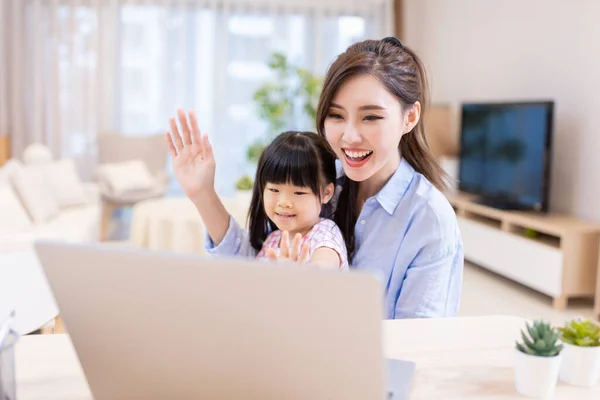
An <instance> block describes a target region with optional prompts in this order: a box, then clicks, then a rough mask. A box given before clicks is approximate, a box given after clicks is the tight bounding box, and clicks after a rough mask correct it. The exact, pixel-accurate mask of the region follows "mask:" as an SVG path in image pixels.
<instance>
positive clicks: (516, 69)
mask: <svg viewBox="0 0 600 400" xmlns="http://www.w3.org/2000/svg"><path fill="white" fill-rule="evenodd" d="M404 4H405V11H404V23H405V25H404V42H405V43H406V44H407V45H408V46H411V47H413V48H414V49H415V50H416V51H417V53H418V54H419V56H420V57H421V58H422V59H423V61H424V63H425V65H426V67H427V69H428V73H429V78H430V84H431V94H432V100H433V101H434V102H440V103H444V102H448V103H451V104H453V105H454V106H458V104H459V103H460V102H461V101H479V100H519V99H547V98H550V99H554V100H555V102H556V103H555V133H554V137H553V139H554V151H553V158H552V179H551V196H550V203H551V206H550V207H551V209H552V210H554V211H566V212H571V213H574V214H576V215H578V216H580V217H585V218H590V219H593V220H596V221H600V1H597V0H572V1H567V0H405V1H404Z"/></svg>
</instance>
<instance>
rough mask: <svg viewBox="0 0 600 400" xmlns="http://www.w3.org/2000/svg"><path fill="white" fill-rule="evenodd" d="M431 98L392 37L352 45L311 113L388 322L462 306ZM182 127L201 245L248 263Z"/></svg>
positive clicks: (181, 173) (359, 260) (344, 218)
mask: <svg viewBox="0 0 600 400" xmlns="http://www.w3.org/2000/svg"><path fill="white" fill-rule="evenodd" d="M427 93H428V87H427V79H426V75H425V70H424V67H423V64H422V63H421V61H420V60H419V58H418V57H417V56H416V54H415V53H414V52H413V51H412V50H410V49H409V48H407V47H406V46H403V45H402V43H400V42H399V41H398V40H397V39H395V38H385V39H383V40H367V41H363V42H360V43H356V44H354V45H352V46H350V47H349V48H348V49H347V50H346V51H345V52H344V53H342V54H341V55H339V56H338V58H337V59H336V60H335V62H334V63H333V64H332V65H331V67H330V68H329V70H328V72H327V75H326V77H325V82H324V86H323V91H322V93H321V98H320V100H319V106H318V110H317V130H318V132H319V134H321V135H323V136H324V137H326V139H327V141H328V142H329V144H330V145H331V147H332V149H333V150H334V152H335V154H336V155H337V157H338V159H339V160H340V163H341V167H342V168H343V173H344V175H345V176H343V177H341V181H342V190H341V192H340V193H339V196H338V199H337V201H336V204H337V206H336V212H335V221H336V223H338V225H339V226H340V228H341V229H342V231H343V233H344V234H345V235H346V236H347V237H348V236H349V235H348V234H349V233H351V232H352V231H351V230H354V238H355V240H354V243H351V244H350V247H349V249H348V250H349V253H350V255H351V268H354V269H357V270H364V271H369V272H372V273H375V274H376V275H377V276H379V277H380V278H381V279H382V280H383V282H384V284H385V315H386V318H388V319H394V318H420V317H447V316H454V315H456V313H457V311H458V306H459V302H460V294H461V289H462V274H463V249H462V239H461V236H460V232H459V229H458V226H457V221H456V216H455V214H454V210H453V209H452V207H451V206H450V204H449V203H448V201H447V200H446V198H445V197H444V195H443V194H442V190H443V189H444V180H445V179H444V178H445V175H444V173H443V171H442V169H441V168H440V167H439V166H438V164H437V163H436V161H435V160H434V158H433V157H432V155H431V154H430V153H429V151H428V147H427V143H426V140H425V133H424V127H423V122H422V117H423V112H424V110H425V106H426V104H427ZM190 117H191V124H192V130H194V132H196V135H197V136H199V132H198V130H197V123H196V121H195V117H194V116H193V114H191V115H190ZM179 119H180V122H181V125H182V128H183V137H184V140H183V142H182V141H181V139H180V138H179V134H178V132H177V126H176V124H175V121H174V119H172V120H171V129H172V130H173V134H174V136H175V137H176V138H177V140H179V141H180V143H179V145H180V146H181V148H182V151H180V153H179V154H178V156H177V157H175V160H174V168H175V172H176V175H177V177H178V179H179V181H180V183H181V185H182V187H183V189H184V191H185V192H186V194H187V195H188V196H189V197H190V198H191V199H192V201H193V202H194V204H196V206H197V208H198V210H199V212H200V214H201V216H202V218H203V219H204V221H205V223H206V224H207V229H208V231H211V232H215V231H216V232H218V234H216V235H214V236H211V237H210V239H211V240H208V242H207V248H208V250H209V252H211V253H213V254H221V255H231V254H238V255H250V254H251V252H252V248H251V246H250V245H249V241H248V239H247V236H246V234H245V233H244V232H243V230H242V229H240V227H239V226H238V225H237V224H236V223H235V222H234V221H233V219H232V218H231V217H229V215H228V214H227V211H226V210H225V208H224V207H223V205H222V204H221V203H220V201H218V198H217V196H216V194H214V184H213V183H214V181H211V178H210V176H211V175H210V173H208V174H207V173H205V172H202V170H203V169H202V168H199V166H201V165H202V164H207V163H208V165H210V166H211V168H212V177H213V178H212V179H214V159H213V158H212V151H211V150H210V145H209V144H208V141H207V139H203V140H202V141H201V142H200V143H202V144H203V145H201V144H192V141H191V140H189V137H190V135H189V131H190V128H189V127H188V123H187V120H186V118H185V114H184V113H183V112H182V111H180V112H179ZM186 132H187V136H186ZM167 134H168V133H167ZM186 137H187V138H188V140H186ZM194 146H197V149H201V150H202V151H198V152H199V154H200V156H199V157H198V158H196V161H194V158H193V157H192V156H190V151H192V149H193V148H194ZM201 158H202V159H201ZM348 221H350V223H348ZM209 224H211V225H212V226H211V228H212V229H209V226H208V225H209ZM350 236H352V235H350ZM298 243H299V241H298V240H296V241H295V242H294V244H293V245H292V247H291V250H290V251H288V250H287V249H288V245H287V243H286V244H282V246H281V251H280V253H281V254H282V257H286V258H289V259H292V260H295V259H297V258H299V257H298V255H299V254H300V253H301V252H300V250H299V248H298V245H297V244H298ZM303 261H304V260H303Z"/></svg>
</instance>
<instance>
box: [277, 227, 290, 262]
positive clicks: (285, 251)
mask: <svg viewBox="0 0 600 400" xmlns="http://www.w3.org/2000/svg"><path fill="white" fill-rule="evenodd" d="M279 255H280V256H281V257H284V258H288V257H289V256H290V234H289V233H288V231H283V233H282V234H281V241H280V242H279Z"/></svg>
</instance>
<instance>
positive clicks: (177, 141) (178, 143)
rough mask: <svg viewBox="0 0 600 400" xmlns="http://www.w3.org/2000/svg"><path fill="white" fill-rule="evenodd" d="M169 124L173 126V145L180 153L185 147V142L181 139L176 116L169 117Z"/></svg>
mask: <svg viewBox="0 0 600 400" xmlns="http://www.w3.org/2000/svg"><path fill="white" fill-rule="evenodd" d="M169 125H170V126H171V137H172V139H173V145H174V146H175V149H177V153H179V152H180V151H181V149H182V148H183V142H182V141H181V135H180V134H179V129H178V128H177V121H175V118H174V117H171V118H169Z"/></svg>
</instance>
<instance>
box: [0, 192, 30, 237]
mask: <svg viewBox="0 0 600 400" xmlns="http://www.w3.org/2000/svg"><path fill="white" fill-rule="evenodd" d="M31 229H32V223H31V220H30V219H29V216H28V215H27V211H26V210H25V208H24V207H23V205H22V204H21V201H20V200H19V197H18V196H17V194H16V193H15V191H14V190H13V188H12V186H11V185H10V184H8V183H2V182H0V236H1V235H8V234H11V235H12V234H17V233H25V232H29V231H30V230H31Z"/></svg>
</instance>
